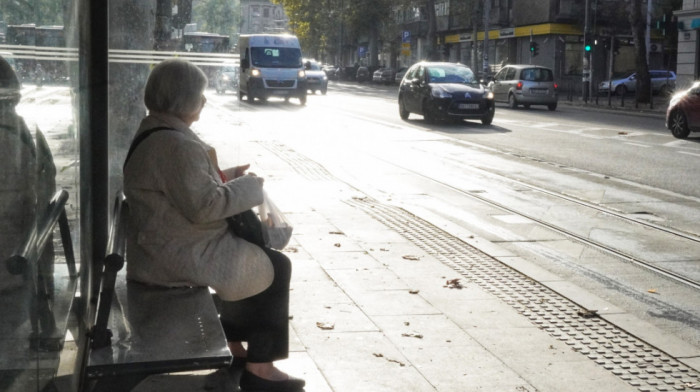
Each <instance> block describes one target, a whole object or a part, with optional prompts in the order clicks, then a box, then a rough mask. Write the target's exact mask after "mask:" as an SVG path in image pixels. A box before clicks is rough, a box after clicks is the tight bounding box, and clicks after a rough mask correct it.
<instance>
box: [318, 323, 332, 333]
mask: <svg viewBox="0 0 700 392" xmlns="http://www.w3.org/2000/svg"><path fill="white" fill-rule="evenodd" d="M316 326H317V327H319V328H320V329H322V330H324V331H328V330H331V329H334V328H335V324H334V323H328V322H321V321H317V322H316Z"/></svg>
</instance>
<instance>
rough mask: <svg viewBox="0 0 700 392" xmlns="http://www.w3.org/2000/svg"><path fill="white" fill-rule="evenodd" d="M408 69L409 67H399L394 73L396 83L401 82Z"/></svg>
mask: <svg viewBox="0 0 700 392" xmlns="http://www.w3.org/2000/svg"><path fill="white" fill-rule="evenodd" d="M406 71H408V67H401V68H399V70H398V71H396V74H395V75H394V83H396V84H401V79H403V77H404V75H406Z"/></svg>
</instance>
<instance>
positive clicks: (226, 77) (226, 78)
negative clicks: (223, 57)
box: [222, 75, 231, 80]
mask: <svg viewBox="0 0 700 392" xmlns="http://www.w3.org/2000/svg"><path fill="white" fill-rule="evenodd" d="M222 79H224V80H229V79H231V78H229V77H228V75H224V77H223V78H222Z"/></svg>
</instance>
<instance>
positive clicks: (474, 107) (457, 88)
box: [398, 62, 495, 125]
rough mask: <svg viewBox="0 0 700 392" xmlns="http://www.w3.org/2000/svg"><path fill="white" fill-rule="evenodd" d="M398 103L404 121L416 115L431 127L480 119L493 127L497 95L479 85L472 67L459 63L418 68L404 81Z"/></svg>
mask: <svg viewBox="0 0 700 392" xmlns="http://www.w3.org/2000/svg"><path fill="white" fill-rule="evenodd" d="M398 102H399V115H400V116H401V118H402V119H404V120H406V119H408V116H409V114H410V113H416V114H420V115H422V116H423V118H424V119H425V121H426V122H429V123H430V122H434V121H435V120H440V119H460V120H461V119H479V120H481V122H482V124H484V125H489V124H491V122H492V121H493V116H494V113H495V105H494V102H493V93H492V92H491V91H489V90H488V89H487V88H486V87H485V86H483V85H482V84H481V83H479V81H478V80H477V79H476V77H475V76H474V72H472V70H471V69H469V67H467V66H465V65H462V64H456V63H442V62H420V63H417V64H414V65H413V66H412V67H411V68H409V69H408V72H407V73H406V75H405V76H404V78H403V80H402V81H401V85H400V86H399V99H398Z"/></svg>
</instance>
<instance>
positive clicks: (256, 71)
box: [250, 68, 260, 78]
mask: <svg viewBox="0 0 700 392" xmlns="http://www.w3.org/2000/svg"><path fill="white" fill-rule="evenodd" d="M250 76H252V77H254V78H257V77H258V76H260V70H259V69H257V68H253V69H251V70H250Z"/></svg>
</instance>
